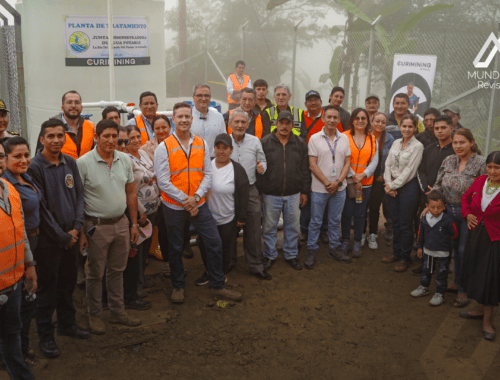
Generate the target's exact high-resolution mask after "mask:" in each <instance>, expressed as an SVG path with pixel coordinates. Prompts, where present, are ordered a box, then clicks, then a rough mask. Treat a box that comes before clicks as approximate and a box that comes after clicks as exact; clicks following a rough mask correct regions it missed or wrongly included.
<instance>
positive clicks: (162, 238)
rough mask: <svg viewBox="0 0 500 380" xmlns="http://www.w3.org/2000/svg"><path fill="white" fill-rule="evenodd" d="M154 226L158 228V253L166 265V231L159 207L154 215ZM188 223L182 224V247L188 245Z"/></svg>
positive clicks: (189, 238) (189, 233)
mask: <svg viewBox="0 0 500 380" xmlns="http://www.w3.org/2000/svg"><path fill="white" fill-rule="evenodd" d="M154 225H155V226H156V228H158V244H160V251H161V255H162V257H163V261H164V262H166V263H168V230H167V224H166V223H165V217H164V215H163V207H162V206H161V205H160V207H159V208H158V212H157V213H156V217H155V223H154ZM189 225H190V223H189V221H187V222H186V223H185V224H184V247H185V246H187V245H190V244H191V243H190V241H191V232H190V231H189Z"/></svg>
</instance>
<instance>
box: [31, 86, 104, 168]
mask: <svg viewBox="0 0 500 380" xmlns="http://www.w3.org/2000/svg"><path fill="white" fill-rule="evenodd" d="M61 109H62V112H60V113H59V114H58V115H56V116H54V118H55V119H58V120H61V121H62V122H63V123H64V132H65V133H66V142H65V143H64V146H63V148H62V150H61V153H64V154H67V155H68V156H70V157H73V158H74V159H75V160H76V159H78V158H79V157H81V156H83V155H84V154H85V153H87V152H90V151H91V150H92V148H93V147H94V124H93V123H92V122H91V121H90V120H86V119H84V118H83V117H82V116H81V113H82V110H83V105H82V97H81V96H80V94H79V93H78V92H76V91H68V92H66V93H65V94H64V95H63V97H62V106H61ZM40 137H43V136H42V134H41V133H40V135H39V136H38V142H37V145H36V151H37V152H38V151H39V150H40V149H43V145H42V143H41V142H40Z"/></svg>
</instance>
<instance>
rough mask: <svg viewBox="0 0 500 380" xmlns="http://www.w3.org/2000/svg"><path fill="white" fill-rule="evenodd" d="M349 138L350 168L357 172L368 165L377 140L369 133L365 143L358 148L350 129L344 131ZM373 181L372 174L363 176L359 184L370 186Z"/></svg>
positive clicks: (373, 153)
mask: <svg viewBox="0 0 500 380" xmlns="http://www.w3.org/2000/svg"><path fill="white" fill-rule="evenodd" d="M344 134H345V135H346V136H347V138H348V139H349V147H350V148H351V169H352V170H353V171H354V173H356V174H359V173H363V171H364V170H365V169H366V168H367V167H368V165H370V162H371V161H372V160H373V157H374V156H375V153H376V151H377V142H376V140H375V136H373V135H372V134H371V133H370V134H368V136H366V138H365V143H364V144H363V147H362V148H361V149H358V147H357V146H356V143H355V142H354V139H353V138H352V135H351V131H350V130H349V131H347V132H344ZM372 183H373V174H372V175H371V177H369V178H363V180H362V181H361V184H362V185H363V186H370V185H371V184H372Z"/></svg>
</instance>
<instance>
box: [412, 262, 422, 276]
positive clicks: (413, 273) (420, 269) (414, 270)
mask: <svg viewBox="0 0 500 380" xmlns="http://www.w3.org/2000/svg"><path fill="white" fill-rule="evenodd" d="M423 268H424V266H423V265H422V266H421V267H420V268H417V269H413V270H412V271H411V274H412V275H414V276H421V275H422V272H423Z"/></svg>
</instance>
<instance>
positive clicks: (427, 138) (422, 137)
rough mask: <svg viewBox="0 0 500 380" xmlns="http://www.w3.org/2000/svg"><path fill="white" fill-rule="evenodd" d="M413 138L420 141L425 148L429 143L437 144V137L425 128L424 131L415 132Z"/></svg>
mask: <svg viewBox="0 0 500 380" xmlns="http://www.w3.org/2000/svg"><path fill="white" fill-rule="evenodd" d="M415 138H416V139H417V140H418V141H420V142H421V143H422V145H423V146H424V148H427V146H429V145H431V144H439V142H438V139H437V137H436V136H434V135H433V134H432V133H430V132H429V130H428V129H427V128H426V129H425V131H423V132H420V133H417V135H416V136H415Z"/></svg>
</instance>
